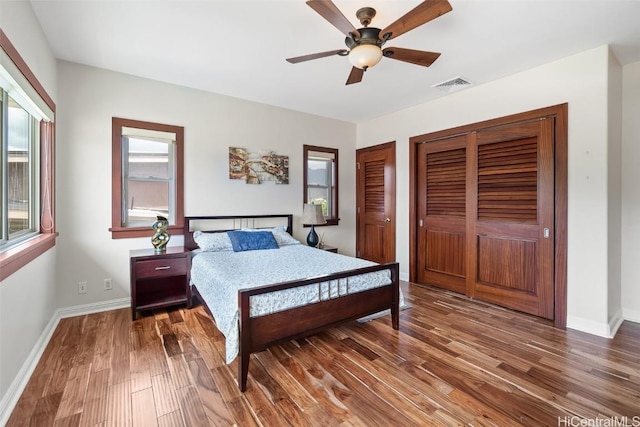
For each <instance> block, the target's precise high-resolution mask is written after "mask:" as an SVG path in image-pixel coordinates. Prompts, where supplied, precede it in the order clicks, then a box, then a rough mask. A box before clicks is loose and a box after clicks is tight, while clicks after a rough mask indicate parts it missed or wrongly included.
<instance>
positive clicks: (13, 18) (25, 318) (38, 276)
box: [0, 1, 57, 423]
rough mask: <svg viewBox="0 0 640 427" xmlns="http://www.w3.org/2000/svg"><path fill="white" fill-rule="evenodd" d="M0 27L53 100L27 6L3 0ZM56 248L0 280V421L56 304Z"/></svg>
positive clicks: (48, 58)
mask: <svg viewBox="0 0 640 427" xmlns="http://www.w3.org/2000/svg"><path fill="white" fill-rule="evenodd" d="M0 28H2V30H3V31H4V32H5V34H6V35H7V37H8V39H9V40H10V41H11V43H12V44H13V45H14V46H15V48H16V49H17V50H18V52H19V53H20V55H21V56H22V58H23V59H24V60H25V62H26V63H27V65H28V66H29V67H30V68H31V71H32V72H33V73H34V75H35V76H36V77H37V78H38V80H39V81H40V83H41V84H42V86H43V87H44V88H45V90H46V91H47V93H48V94H49V95H50V96H51V97H52V98H53V100H54V101H55V100H56V98H57V96H56V95H57V88H56V63H55V59H54V57H53V54H52V53H51V51H50V49H49V46H48V44H47V41H46V39H45V38H44V35H43V34H42V30H41V28H40V24H39V23H38V21H37V20H36V17H35V14H34V13H33V10H32V9H31V4H30V3H29V2H24V1H20V2H13V1H1V2H0ZM56 254H57V249H56V248H53V249H50V250H49V251H47V252H46V253H44V254H43V255H41V256H40V257H38V258H37V259H36V260H35V261H33V262H31V263H30V264H29V265H27V266H25V267H23V268H22V269H20V270H18V271H17V272H16V273H14V274H12V275H11V276H9V277H8V278H6V279H5V280H3V281H2V282H0V423H1V422H2V421H1V418H2V410H3V406H4V405H5V404H6V403H7V402H6V396H7V395H8V394H9V393H8V391H9V390H10V389H11V388H13V387H15V384H13V383H14V379H15V378H16V375H17V374H18V372H19V370H20V369H21V368H22V365H23V363H24V361H25V359H27V356H28V355H29V354H30V352H31V351H32V349H33V347H34V345H35V344H36V342H37V341H38V339H39V338H40V336H41V335H42V333H43V332H44V330H45V327H46V325H47V324H48V322H49V320H50V319H51V316H52V315H53V313H54V311H55V309H56V306H55V293H56V286H55V263H56Z"/></svg>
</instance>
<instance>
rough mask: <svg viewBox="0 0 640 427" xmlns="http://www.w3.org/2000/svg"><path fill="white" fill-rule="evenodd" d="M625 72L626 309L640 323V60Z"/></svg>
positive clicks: (624, 302) (623, 154)
mask: <svg viewBox="0 0 640 427" xmlns="http://www.w3.org/2000/svg"><path fill="white" fill-rule="evenodd" d="M622 75H623V86H622V88H623V90H622V105H623V107H622V312H623V316H624V318H625V319H630V320H634V321H636V322H640V262H639V260H640V168H639V167H638V165H640V62H636V63H634V64H629V65H626V66H625V67H624V68H623V74H622Z"/></svg>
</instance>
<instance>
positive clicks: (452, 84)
mask: <svg viewBox="0 0 640 427" xmlns="http://www.w3.org/2000/svg"><path fill="white" fill-rule="evenodd" d="M469 86H471V82H470V81H468V80H465V79H463V78H462V77H460V76H458V77H454V78H452V79H449V80H446V81H444V82H442V83H438V84H435V85H433V86H431V87H435V88H436V89H440V90H442V91H445V92H455V91H457V90H460V89H464V88H465V87H469Z"/></svg>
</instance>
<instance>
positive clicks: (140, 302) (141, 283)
mask: <svg viewBox="0 0 640 427" xmlns="http://www.w3.org/2000/svg"><path fill="white" fill-rule="evenodd" d="M129 262H130V269H131V317H132V319H133V320H136V313H137V311H138V310H152V309H155V308H160V307H166V306H170V305H176V304H185V303H186V305H187V308H191V287H190V286H189V271H190V270H191V253H190V251H188V250H185V249H184V248H182V247H168V248H167V249H166V251H164V252H160V253H156V252H155V250H154V249H140V250H133V251H130V252H129Z"/></svg>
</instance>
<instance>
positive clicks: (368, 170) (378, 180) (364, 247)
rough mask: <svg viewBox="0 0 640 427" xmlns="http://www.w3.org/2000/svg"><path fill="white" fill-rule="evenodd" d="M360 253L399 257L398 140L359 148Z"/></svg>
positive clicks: (381, 260) (379, 257)
mask: <svg viewBox="0 0 640 427" xmlns="http://www.w3.org/2000/svg"><path fill="white" fill-rule="evenodd" d="M356 256H357V257H358V258H363V259H367V260H369V261H373V262H377V263H385V262H394V261H395V260H396V143H395V141H393V142H388V143H386V144H381V145H375V146H373V147H367V148H361V149H359V150H356Z"/></svg>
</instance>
